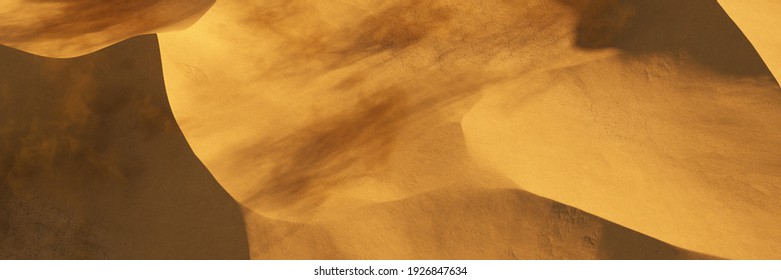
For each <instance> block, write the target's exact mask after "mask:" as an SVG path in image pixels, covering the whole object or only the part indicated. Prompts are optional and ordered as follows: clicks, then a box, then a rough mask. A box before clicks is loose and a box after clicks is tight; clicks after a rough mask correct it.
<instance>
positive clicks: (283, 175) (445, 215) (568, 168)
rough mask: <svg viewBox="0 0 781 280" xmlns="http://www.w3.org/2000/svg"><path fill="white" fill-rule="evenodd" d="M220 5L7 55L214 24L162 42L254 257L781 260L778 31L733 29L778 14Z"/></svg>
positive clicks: (587, 2)
mask: <svg viewBox="0 0 781 280" xmlns="http://www.w3.org/2000/svg"><path fill="white" fill-rule="evenodd" d="M16 2H18V3H24V2H29V3H32V2H38V1H16ZM44 2H45V1H44ZM82 2H83V3H84V4H85V5H92V3H87V2H88V1H81V2H80V3H82ZM207 2H209V1H203V2H202V4H203V5H202V6H198V5H194V6H192V7H190V8H192V9H185V10H182V12H181V13H174V14H171V15H162V14H155V13H152V12H150V13H148V14H147V15H151V16H150V19H151V21H150V22H151V23H150V22H145V21H143V20H142V21H140V22H138V21H132V20H131V21H129V22H130V26H136V27H138V28H136V29H132V28H131V29H126V30H122V31H121V32H113V31H111V29H110V28H109V29H105V30H108V31H104V32H98V33H95V34H93V35H92V36H97V37H99V38H100V43H99V44H95V43H94V42H96V41H90V40H87V39H79V37H78V36H76V37H69V38H71V39H72V40H73V41H62V40H60V39H57V38H58V35H57V34H48V35H47V34H45V33H46V32H44V31H41V30H39V31H35V30H36V29H35V28H31V27H30V25H27V26H25V25H16V26H13V25H12V26H10V27H8V26H5V27H3V26H0V30H11V31H12V32H10V33H8V32H4V33H5V34H17V35H15V36H16V37H14V36H10V37H9V36H6V37H5V38H2V37H0V39H3V40H0V43H3V44H6V45H9V46H11V47H17V48H19V49H22V50H25V51H29V52H32V53H37V54H42V55H50V56H55V57H56V56H62V55H63V53H62V52H59V50H69V52H70V54H85V53H90V52H92V51H94V50H95V49H97V48H99V47H98V46H105V45H107V44H111V43H113V40H121V39H120V37H123V36H131V34H136V33H139V32H140V33H144V32H154V31H155V30H157V29H154V28H158V27H162V26H165V25H166V24H167V23H172V22H177V21H181V20H182V18H187V19H189V20H187V21H185V22H186V23H192V22H193V21H194V19H196V18H197V19H198V21H197V22H195V23H194V24H193V25H192V26H190V27H189V28H187V29H184V30H180V31H178V32H169V33H163V34H160V35H159V44H160V59H161V65H160V66H161V67H162V75H163V76H164V79H165V89H166V92H167V94H168V101H170V109H171V113H172V114H173V116H174V117H175V120H176V124H177V125H178V127H179V128H180V129H181V132H182V133H183V135H184V138H186V141H187V143H188V144H189V147H191V148H192V151H193V152H194V154H195V155H196V156H197V157H198V158H199V159H200V160H201V161H202V162H203V164H204V165H205V166H206V168H208V171H209V172H210V173H211V174H212V175H213V176H214V179H216V181H217V182H219V185H220V186H222V187H223V188H224V189H225V191H227V193H228V194H229V195H230V196H231V197H232V200H231V201H234V202H235V203H237V204H238V205H239V206H240V207H241V209H242V215H243V230H245V234H246V239H245V240H244V241H246V242H247V243H246V246H247V247H246V250H247V251H249V255H250V257H251V258H255V259H290V258H294V259H309V258H315V259H378V258H382V259H406V258H416V259H459V258H463V259H703V258H704V259H711V258H736V259H771V258H779V257H781V235H779V234H778V232H781V230H779V229H780V228H781V222H780V221H779V220H778V219H777V218H776V217H778V216H779V215H781V205H779V203H778V201H781V200H779V198H781V191H779V183H781V174H779V172H778V171H779V170H781V163H780V162H779V161H778V158H781V157H779V154H780V153H781V148H779V145H778V144H781V143H779V142H781V134H779V133H777V132H775V130H774V129H773V128H775V127H778V125H779V123H778V122H779V120H781V118H780V117H781V115H779V114H781V107H779V106H778V105H781V104H779V102H781V89H779V86H778V82H777V80H776V79H775V78H774V76H773V75H772V72H771V71H775V69H776V68H777V67H776V65H775V62H773V60H772V57H773V50H772V42H773V41H772V40H774V39H773V38H776V37H773V36H768V37H765V36H764V35H763V34H764V33H767V31H766V29H763V28H761V27H759V26H760V25H759V22H768V18H767V17H766V18H762V19H757V20H751V19H740V20H736V21H737V22H738V24H744V25H745V26H746V28H744V29H743V30H741V28H739V26H738V25H736V24H735V22H733V19H731V18H730V15H736V18H739V17H741V13H743V15H744V16H743V17H745V11H748V8H747V7H757V5H767V6H766V7H770V4H766V3H765V4H761V3H760V4H757V3H759V2H755V4H753V5H754V6H748V5H742V4H738V3H737V1H735V2H731V1H720V2H721V3H722V4H724V6H725V7H728V8H727V10H729V11H728V12H730V15H728V14H727V12H725V10H724V9H723V8H722V7H721V6H720V5H719V2H717V1H715V0H692V1H674V0H609V1H596V0H593V1H592V0H531V1H514V0H495V1H482V2H479V3H473V2H452V1H428V2H418V1H406V0H402V1H386V0H373V1H368V2H361V3H351V2H350V3H348V2H328V3H326V2H322V1H314V0H311V1H310V0H296V1H282V0H273V1H262V2H259V1H249V0H236V1H217V2H216V3H214V5H213V6H211V5H212V4H211V2H210V3H207ZM199 3H201V2H199ZM725 3H727V4H725ZM179 4H181V3H180V2H176V1H151V0H150V1H144V2H138V5H137V6H133V7H130V6H129V7H130V8H133V9H136V8H137V9H136V10H135V11H142V10H144V11H146V9H150V10H149V11H154V10H155V9H157V8H160V7H163V6H165V5H173V6H168V7H176V5H179ZM161 5H162V6H161ZM209 6H211V8H210V9H209ZM20 7H21V6H20ZM150 7H151V8H150ZM198 7H201V8H203V7H205V8H204V9H209V11H208V12H206V13H205V14H203V16H202V17H200V14H201V13H202V12H203V11H205V10H198V9H200V8H198ZM754 9H755V8H754ZM55 10H56V9H55ZM130 10H132V9H130ZM163 10H165V9H164V8H160V11H163ZM195 10H198V12H194V11H195ZM43 11H46V10H45V9H44V10H43ZM735 11H737V12H735ZM0 15H6V16H7V13H2V12H0ZM68 16H69V15H68V14H67V13H66V14H65V16H63V17H61V19H62V20H63V21H64V22H68V21H70V19H69V18H68ZM70 16H72V17H75V16H76V15H70ZM84 18H86V19H89V20H88V21H75V22H76V26H80V25H79V24H84V26H92V27H94V26H99V25H100V24H104V23H105V24H108V25H111V24H116V23H117V22H121V21H122V18H121V17H119V18H118V19H112V20H108V21H104V19H100V17H95V14H90V15H89V16H84ZM94 20H97V21H94ZM96 22H97V23H100V24H98V25H96ZM105 24H104V25H105ZM92 27H90V28H92ZM153 27H154V28H153ZM741 27H742V26H741ZM3 28H5V29H3ZM44 29H46V28H44ZM47 30H49V29H47ZM83 30H86V29H82V31H83ZM52 31H53V32H55V33H57V29H52ZM25 32H30V33H29V34H36V35H35V36H26V35H24V34H28V33H25ZM77 33H78V32H77ZM744 33H745V35H744ZM89 34H92V33H89ZM117 34H119V35H117ZM60 35H62V34H60ZM66 35H67V34H66ZM36 36H38V37H36ZM97 37H96V38H97ZM107 38H108V39H107ZM25 40H26V41H25ZM57 40H60V41H57ZM79 40H83V41H84V42H92V43H91V45H90V46H88V47H68V46H69V45H68V44H71V43H72V42H79ZM9 42H10V43H9ZM63 42H65V43H63ZM752 43H753V44H752ZM63 46H66V47H65V48H63ZM194 46H197V47H194ZM47 48H49V49H47ZM51 50H58V51H55V52H52V51H51ZM758 50H759V51H758ZM94 54H97V53H93V54H90V55H94ZM90 55H88V56H90ZM66 56H67V54H66ZM763 57H764V58H765V59H764V60H763ZM768 58H770V59H768ZM75 90H77V91H79V90H84V89H80V88H76V89H75ZM171 119H172V117H171V118H168V120H171ZM179 143H181V142H179ZM188 151H189V149H188ZM185 154H186V153H185ZM185 157H186V156H185ZM149 164H150V163H144V166H147V165H149ZM149 168H155V165H150V167H149ZM131 177H132V176H131ZM0 183H3V181H0ZM6 184H7V183H6ZM208 185H216V184H211V183H210V184H208ZM2 187H3V186H0V188H2ZM9 189H13V188H9ZM0 202H2V203H6V204H8V203H10V202H9V201H8V200H6V201H3V200H0ZM14 205H15V204H14ZM0 218H3V217H2V216H0ZM6 219H7V217H6ZM0 229H1V228H0ZM232 229H236V225H235V224H234V225H233V227H232ZM231 238H238V237H237V236H235V235H234V236H231ZM454 244H460V245H454ZM231 248H237V247H231ZM239 251H240V250H239Z"/></svg>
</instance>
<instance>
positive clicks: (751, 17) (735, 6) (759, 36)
mask: <svg viewBox="0 0 781 280" xmlns="http://www.w3.org/2000/svg"><path fill="white" fill-rule="evenodd" d="M719 4H720V5H721V6H722V7H724V10H726V11H727V13H728V14H729V15H730V17H731V18H732V19H733V20H734V21H735V23H737V24H738V26H739V27H740V30H741V31H743V33H744V34H746V37H748V39H749V40H750V41H751V44H752V45H754V47H755V48H756V49H757V51H758V52H759V54H760V55H761V56H762V58H763V59H764V61H765V63H766V64H767V66H768V67H769V68H770V71H771V72H773V74H774V75H775V77H776V80H778V79H779V78H781V48H779V46H781V33H779V32H778V30H781V19H779V17H778V14H779V13H781V2H778V1H775V0H753V1H741V0H719Z"/></svg>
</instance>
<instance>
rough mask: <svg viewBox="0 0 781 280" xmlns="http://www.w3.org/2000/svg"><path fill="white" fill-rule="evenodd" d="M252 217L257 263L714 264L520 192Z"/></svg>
mask: <svg viewBox="0 0 781 280" xmlns="http://www.w3.org/2000/svg"><path fill="white" fill-rule="evenodd" d="M245 211H247V215H246V216H245V217H246V220H247V223H248V233H249V235H250V240H251V241H252V242H251V244H250V248H251V252H252V257H253V258H257V259H290V258H293V259H410V258H411V259H701V258H711V257H709V256H704V255H701V254H697V253H692V252H688V251H686V250H681V249H679V248H675V247H673V246H670V245H669V244H666V243H663V242H661V241H658V240H656V239H653V238H650V237H648V236H645V235H643V234H640V233H637V232H635V231H632V230H630V229H627V228H624V227H621V226H619V225H616V224H614V223H611V222H608V221H605V220H603V219H600V218H597V217H594V216H592V215H590V214H588V213H585V212H582V211H580V210H577V209H575V208H572V207H569V206H566V205H563V204H560V203H557V202H553V201H550V200H548V199H545V198H541V197H538V196H535V195H532V194H529V193H527V192H524V191H520V190H509V189H505V190H480V189H474V188H471V187H451V188H447V189H442V190H438V191H434V192H430V193H425V194H421V195H417V196H413V197H410V198H407V199H402V200H398V201H392V202H385V203H376V204H372V205H368V206H365V207H362V208H360V209H357V210H356V211H350V212H345V213H342V214H341V215H339V216H335V217H332V218H330V219H324V220H321V221H317V222H314V223H292V222H284V221H275V220H272V219H269V218H267V217H263V216H261V215H258V214H256V213H254V212H252V211H251V210H245Z"/></svg>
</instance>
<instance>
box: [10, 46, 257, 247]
mask: <svg viewBox="0 0 781 280" xmlns="http://www.w3.org/2000/svg"><path fill="white" fill-rule="evenodd" d="M0 61H3V63H2V64H0V258H2V259H103V258H109V259H117V258H119V259H241V258H248V249H247V248H248V247H247V242H246V234H245V230H244V224H243V221H242V217H241V213H240V210H239V207H238V206H237V205H236V203H235V202H234V201H233V200H232V199H231V198H230V197H229V196H228V195H227V194H226V193H225V192H224V190H223V189H222V187H220V185H219V184H218V183H217V182H216V181H215V180H214V178H213V177H212V176H211V175H210V174H209V172H208V171H207V170H206V168H205V167H204V166H203V164H201V163H200V162H199V161H198V159H197V158H196V157H195V155H194V154H193V153H192V151H191V150H190V148H189V146H188V145H187V142H186V141H185V139H184V136H183V135H182V133H181V131H180V130H179V129H178V127H177V126H176V123H175V120H174V118H173V115H172V114H171V111H170V108H169V105H168V101H167V98H166V93H165V87H164V85H163V79H162V69H161V65H160V56H159V49H158V47H157V39H156V37H155V35H147V36H141V37H137V38H133V39H130V40H127V41H125V42H122V43H120V44H117V45H115V46H111V47H109V48H106V49H104V50H101V51H98V52H95V53H92V54H89V55H86V56H83V57H79V58H74V59H52V58H43V57H39V56H35V55H31V54H27V53H24V52H21V51H18V50H14V49H11V48H8V47H0Z"/></svg>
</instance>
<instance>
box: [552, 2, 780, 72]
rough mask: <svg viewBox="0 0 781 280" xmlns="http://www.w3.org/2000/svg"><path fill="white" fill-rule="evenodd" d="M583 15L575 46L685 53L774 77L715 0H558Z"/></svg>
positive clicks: (727, 68)
mask: <svg viewBox="0 0 781 280" xmlns="http://www.w3.org/2000/svg"><path fill="white" fill-rule="evenodd" d="M559 1H561V2H563V3H566V4H568V5H570V6H572V7H573V8H574V9H575V10H576V11H577V12H578V13H579V15H580V20H579V23H578V26H577V37H576V45H577V46H579V47H582V48H608V47H615V48H619V49H622V50H625V51H627V52H629V53H631V54H648V53H670V54H674V55H681V54H683V55H686V56H689V57H691V58H693V59H694V60H695V61H697V62H698V63H700V64H702V65H704V66H706V67H708V68H710V69H713V70H715V71H718V72H721V73H724V74H730V75H737V76H770V77H772V75H771V74H770V71H769V70H768V68H767V66H766V65H765V63H764V61H762V58H761V57H760V56H759V54H758V53H757V51H756V50H755V49H754V46H752V45H751V43H750V42H749V40H748V38H746V36H745V35H743V32H741V30H740V29H739V28H738V26H737V25H736V24H735V23H734V22H733V21H732V19H731V18H730V17H729V15H727V13H726V12H725V11H724V10H723V9H722V8H721V6H720V5H719V3H718V2H716V0H688V1H679V0H559Z"/></svg>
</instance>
